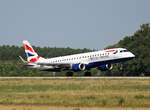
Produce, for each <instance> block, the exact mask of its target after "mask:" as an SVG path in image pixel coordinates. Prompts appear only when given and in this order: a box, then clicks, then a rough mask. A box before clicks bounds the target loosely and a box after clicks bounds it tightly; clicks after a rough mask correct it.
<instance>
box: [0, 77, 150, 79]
mask: <svg viewBox="0 0 150 110" xmlns="http://www.w3.org/2000/svg"><path fill="white" fill-rule="evenodd" d="M0 79H150V77H0Z"/></svg>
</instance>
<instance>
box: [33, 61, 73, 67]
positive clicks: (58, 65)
mask: <svg viewBox="0 0 150 110" xmlns="http://www.w3.org/2000/svg"><path fill="white" fill-rule="evenodd" d="M35 64H38V65H46V66H54V67H60V68H69V67H70V66H71V63H45V62H44V63H42V62H39V63H35Z"/></svg>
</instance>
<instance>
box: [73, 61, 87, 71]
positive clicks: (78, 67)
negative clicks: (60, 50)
mask: <svg viewBox="0 0 150 110" xmlns="http://www.w3.org/2000/svg"><path fill="white" fill-rule="evenodd" d="M85 68H86V65H85V64H82V63H78V64H73V65H72V67H71V69H72V70H73V71H83V70H85Z"/></svg>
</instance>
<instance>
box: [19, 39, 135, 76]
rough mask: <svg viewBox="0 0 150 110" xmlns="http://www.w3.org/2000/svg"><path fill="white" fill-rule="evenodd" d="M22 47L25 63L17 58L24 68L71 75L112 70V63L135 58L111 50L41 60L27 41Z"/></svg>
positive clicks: (116, 50)
mask: <svg viewBox="0 0 150 110" xmlns="http://www.w3.org/2000/svg"><path fill="white" fill-rule="evenodd" d="M23 45H24V49H25V53H26V56H27V61H25V60H24V59H23V58H22V57H21V56H19V57H20V59H21V60H22V61H23V62H24V66H26V67H28V68H31V69H38V70H43V71H52V72H61V71H69V72H71V73H73V72H79V71H85V70H90V69H91V68H97V69H98V70H101V71H106V70H111V69H112V68H113V65H112V64H113V63H119V62H124V61H128V60H132V59H133V58H135V55H134V54H133V53H131V52H130V51H128V50H127V49H125V48H113V49H106V50H101V51H95V52H87V53H80V54H74V55H67V56H60V57H55V58H43V57H40V56H39V55H38V54H37V53H36V52H35V50H34V49H33V48H32V46H31V45H30V43H29V42H28V41H27V40H23ZM69 72H67V73H69Z"/></svg>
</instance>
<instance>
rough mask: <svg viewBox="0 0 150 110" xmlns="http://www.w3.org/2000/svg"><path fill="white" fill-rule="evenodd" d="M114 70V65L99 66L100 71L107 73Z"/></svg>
mask: <svg viewBox="0 0 150 110" xmlns="http://www.w3.org/2000/svg"><path fill="white" fill-rule="evenodd" d="M112 68H113V65H112V64H105V65H101V66H99V67H98V70H101V71H107V70H111V69H112Z"/></svg>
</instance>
